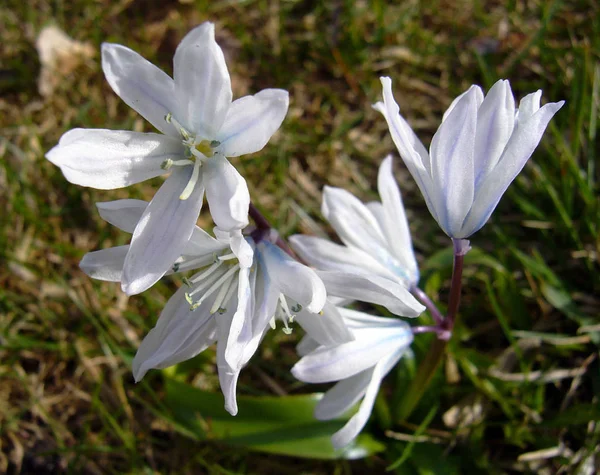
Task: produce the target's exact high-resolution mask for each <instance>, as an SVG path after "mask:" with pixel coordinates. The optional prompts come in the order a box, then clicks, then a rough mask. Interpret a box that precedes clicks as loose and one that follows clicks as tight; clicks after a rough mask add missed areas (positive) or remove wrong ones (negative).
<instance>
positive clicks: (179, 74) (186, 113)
mask: <svg viewBox="0 0 600 475" xmlns="http://www.w3.org/2000/svg"><path fill="white" fill-rule="evenodd" d="M173 70H174V72H173V76H174V78H175V93H176V95H177V104H178V107H177V113H176V114H174V116H175V118H176V119H177V120H178V121H179V122H180V123H181V124H182V125H183V126H184V127H186V128H187V129H188V131H189V132H191V133H193V134H197V135H199V136H201V137H203V138H205V139H208V140H212V139H215V138H216V136H217V132H218V131H219V129H220V128H221V126H222V125H223V122H224V121H225V117H226V116H227V111H228V110H229V107H230V105H231V99H232V93H231V80H230V78H229V72H228V71H227V65H226V64H225V57H224V56H223V51H221V48H220V47H219V45H218V44H217V42H216V41H215V27H214V25H213V24H212V23H209V22H205V23H202V24H201V25H200V26H198V27H196V28H194V29H193V30H192V31H190V32H189V33H188V34H187V35H186V36H185V37H184V38H183V39H182V40H181V43H179V46H178V47H177V50H176V51H175V57H174V58H173Z"/></svg>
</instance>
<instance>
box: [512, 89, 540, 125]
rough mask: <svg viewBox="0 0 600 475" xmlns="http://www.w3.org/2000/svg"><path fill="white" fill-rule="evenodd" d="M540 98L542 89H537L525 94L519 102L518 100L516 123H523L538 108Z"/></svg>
mask: <svg viewBox="0 0 600 475" xmlns="http://www.w3.org/2000/svg"><path fill="white" fill-rule="evenodd" d="M541 99H542V90H541V89H538V90H537V91H535V92H532V93H531V94H527V95H526V96H525V97H524V98H523V99H521V102H519V109H518V110H517V112H516V114H515V115H516V118H515V121H516V122H517V124H518V123H525V122H527V120H529V118H530V117H531V116H532V115H533V114H535V113H536V112H537V111H538V110H540V100H541Z"/></svg>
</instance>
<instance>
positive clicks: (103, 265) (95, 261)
mask: <svg viewBox="0 0 600 475" xmlns="http://www.w3.org/2000/svg"><path fill="white" fill-rule="evenodd" d="M128 251H129V245H127V246H117V247H109V248H108V249H101V250H99V251H94V252H88V253H87V254H86V255H85V256H83V259H81V262H80V263H79V267H80V268H81V270H82V271H83V272H85V273H86V274H87V275H89V276H90V277H91V278H92V279H97V280H106V281H108V282H119V281H120V280H121V275H122V273H123V264H124V263H125V256H126V255H127V252H128Z"/></svg>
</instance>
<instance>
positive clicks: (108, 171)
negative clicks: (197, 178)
mask: <svg viewBox="0 0 600 475" xmlns="http://www.w3.org/2000/svg"><path fill="white" fill-rule="evenodd" d="M182 152H183V147H182V145H181V142H178V141H176V140H175V139H172V138H170V137H167V136H165V135H160V134H145V133H141V132H127V131H124V130H105V129H73V130H70V131H68V132H67V133H66V134H64V135H63V136H62V137H61V138H60V140H59V142H58V145H56V146H55V147H54V148H53V149H52V150H50V151H49V152H48V153H47V154H46V158H47V159H48V160H50V161H51V162H52V163H54V164H55V165H57V166H59V167H60V168H61V170H62V172H63V174H64V175H65V178H66V179H67V180H69V181H70V182H71V183H75V184H76V185H81V186H89V187H92V188H97V189H99V190H112V189H115V188H122V187H124V186H129V185H132V184H134V183H139V182H141V181H144V180H148V179H149V178H154V177H156V176H159V175H162V174H164V173H165V171H164V170H163V169H162V168H161V164H162V163H163V162H164V161H165V160H166V159H167V158H173V157H177V156H179V155H181V153H182Z"/></svg>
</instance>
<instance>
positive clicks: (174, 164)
mask: <svg viewBox="0 0 600 475" xmlns="http://www.w3.org/2000/svg"><path fill="white" fill-rule="evenodd" d="M194 163H195V162H194V161H192V160H175V161H173V160H171V165H170V166H172V167H187V166H188V165H193V164H194Z"/></svg>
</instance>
